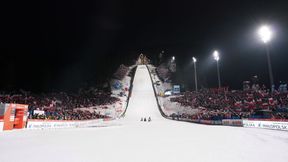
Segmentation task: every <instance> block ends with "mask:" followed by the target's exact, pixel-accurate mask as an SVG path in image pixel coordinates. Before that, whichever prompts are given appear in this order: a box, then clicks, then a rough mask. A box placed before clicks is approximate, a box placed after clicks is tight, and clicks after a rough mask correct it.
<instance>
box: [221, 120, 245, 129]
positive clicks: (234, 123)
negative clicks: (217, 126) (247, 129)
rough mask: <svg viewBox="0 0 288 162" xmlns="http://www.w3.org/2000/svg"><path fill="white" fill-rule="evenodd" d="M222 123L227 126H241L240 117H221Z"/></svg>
mask: <svg viewBox="0 0 288 162" xmlns="http://www.w3.org/2000/svg"><path fill="white" fill-rule="evenodd" d="M222 124H223V125H227V126H238V127H242V126H243V122H242V119H223V120H222Z"/></svg>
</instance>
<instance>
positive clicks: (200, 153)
mask: <svg viewBox="0 0 288 162" xmlns="http://www.w3.org/2000/svg"><path fill="white" fill-rule="evenodd" d="M148 116H151V118H152V122H150V123H149V122H140V118H141V117H148ZM115 122H118V123H119V124H118V125H115V126H111V127H101V128H98V127H97V128H78V129H59V130H42V131H39V130H25V131H23V130H14V131H5V132H0V149H1V156H0V161H1V162H2V161H3V162H6V161H8V162H9V161H15V162H16V161H29V162H34V161H35V162H38V161H41V162H51V161H61V162H62V161H67V162H74V161H77V162H78V161H81V162H82V161H85V162H86V161H88V162H89V161H97V162H102V161H104V162H106V161H108V162H119V161H125V162H135V161H141V162H154V161H155V162H159V161H168V162H176V161H181V162H183V161H187V162H188V161H189V162H191V161H196V162H206V161H207V162H208V161H213V162H215V161H219V162H238V161H239V162H240V161H241V162H243V161H245V162H258V161H259V162H271V161H277V162H287V159H288V154H287V150H288V133H287V132H286V131H275V130H266V129H253V128H240V127H226V126H208V125H200V124H193V123H186V122H178V121H172V120H167V119H164V118H163V117H162V116H161V114H160V113H159V111H158V108H157V103H156V99H155V96H154V92H153V89H152V85H151V80H150V78H149V73H148V71H147V69H146V67H145V66H141V65H139V66H138V68H137V71H136V74H135V78H134V83H133V91H132V96H131V98H130V103H129V106H128V109H127V112H126V115H125V117H124V118H123V119H120V120H117V121H115Z"/></svg>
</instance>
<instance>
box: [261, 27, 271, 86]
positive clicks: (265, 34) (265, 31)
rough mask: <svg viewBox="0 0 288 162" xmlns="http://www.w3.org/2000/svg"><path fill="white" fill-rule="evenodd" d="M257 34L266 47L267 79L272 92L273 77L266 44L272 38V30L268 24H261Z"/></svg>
mask: <svg viewBox="0 0 288 162" xmlns="http://www.w3.org/2000/svg"><path fill="white" fill-rule="evenodd" d="M258 35H259V37H260V39H261V41H262V42H263V43H264V44H265V47H266V55H267V62H268V70H269V79H270V90H271V92H273V86H274V79H273V72H272V65H271V59H270V50H269V46H268V43H269V42H270V41H271V39H272V31H271V30H270V28H269V26H267V25H263V26H261V27H260V28H259V30H258Z"/></svg>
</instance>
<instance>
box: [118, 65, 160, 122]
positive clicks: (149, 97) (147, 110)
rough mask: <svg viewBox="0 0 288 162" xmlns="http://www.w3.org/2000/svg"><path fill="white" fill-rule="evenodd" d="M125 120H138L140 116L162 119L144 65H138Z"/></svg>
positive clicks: (155, 119) (156, 119)
mask: <svg viewBox="0 0 288 162" xmlns="http://www.w3.org/2000/svg"><path fill="white" fill-rule="evenodd" d="M132 86H133V89H132V93H131V97H130V101H129V105H128V108H127V111H126V114H125V118H124V120H125V121H129V122H130V121H131V122H139V121H140V119H141V117H143V118H144V117H146V118H148V117H151V118H152V120H153V121H158V120H164V119H163V117H162V116H161V114H160V112H159V110H158V107H157V102H156V99H155V95H154V91H153V87H152V83H151V79H150V76H149V72H148V69H147V68H146V66H145V65H138V67H137V69H136V72H135V76H134V81H133V84H132Z"/></svg>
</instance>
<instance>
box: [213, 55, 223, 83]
mask: <svg viewBox="0 0 288 162" xmlns="http://www.w3.org/2000/svg"><path fill="white" fill-rule="evenodd" d="M213 57H214V60H216V63H217V75H218V88H220V87H221V79H220V71H219V59H220V57H219V52H218V51H216V50H215V51H214V52H213Z"/></svg>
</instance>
